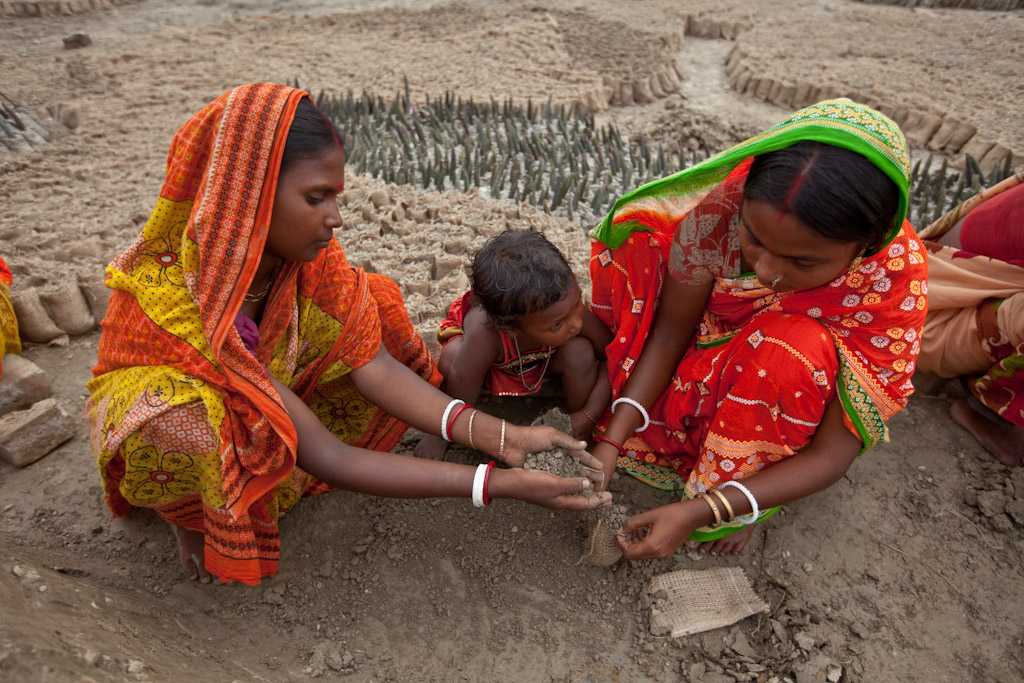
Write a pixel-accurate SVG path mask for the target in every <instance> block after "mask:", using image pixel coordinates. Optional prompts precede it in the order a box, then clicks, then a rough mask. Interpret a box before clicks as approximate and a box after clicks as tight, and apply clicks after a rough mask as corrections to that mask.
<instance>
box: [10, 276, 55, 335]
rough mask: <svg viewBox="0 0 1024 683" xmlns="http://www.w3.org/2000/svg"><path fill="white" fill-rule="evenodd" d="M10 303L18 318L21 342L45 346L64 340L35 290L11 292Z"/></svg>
mask: <svg viewBox="0 0 1024 683" xmlns="http://www.w3.org/2000/svg"><path fill="white" fill-rule="evenodd" d="M11 302H12V303H13V304H14V313H15V315H17V316H18V334H19V335H20V336H21V338H22V340H23V341H29V342H34V343H36V344H46V343H48V342H51V341H54V340H56V339H58V338H60V337H65V340H66V335H65V334H64V331H63V330H62V329H60V328H59V327H57V325H56V324H55V323H54V322H53V320H52V319H51V318H50V314H49V313H47V312H46V308H45V307H44V306H43V302H42V301H41V300H40V299H39V293H38V292H37V291H36V290H34V289H28V290H23V291H18V292H11Z"/></svg>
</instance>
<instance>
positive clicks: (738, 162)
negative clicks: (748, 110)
mask: <svg viewBox="0 0 1024 683" xmlns="http://www.w3.org/2000/svg"><path fill="white" fill-rule="evenodd" d="M907 177H908V163H907V151H906V145H905V142H904V138H903V135H902V133H901V132H900V131H899V129H898V128H897V127H896V125H895V124H894V123H893V122H892V121H890V120H889V119H887V118H886V117H884V116H882V115H881V114H880V113H878V112H876V111H874V110H871V109H869V108H867V107H864V106H861V105H858V104H855V103H853V102H851V101H849V100H830V101H825V102H821V103H819V104H817V105H814V106H811V107H807V108H805V109H803V110H800V111H798V112H796V113H794V114H793V115H792V116H790V117H789V118H788V119H787V120H786V121H783V122H782V123H780V124H778V125H777V126H775V127H773V128H772V129H770V130H769V131H767V132H765V133H763V134H761V135H759V136H757V137H755V138H752V139H750V140H748V141H746V142H744V143H742V144H740V145H737V146H736V147H734V148H732V149H730V150H727V151H725V152H722V153H721V154H719V155H717V156H715V157H712V158H711V159H708V160H707V161H705V162H704V163H702V164H700V165H698V166H695V167H693V168H690V169H687V170H685V171H682V172H680V173H678V174H676V175H674V176H670V177H668V178H665V179H662V180H660V181H656V182H654V183H651V184H650V185H647V186H645V187H642V188H640V189H638V190H636V191H634V192H633V193H631V194H629V195H627V196H625V197H623V198H621V199H620V200H619V201H618V202H617V203H616V205H615V207H614V208H613V210H612V211H611V213H610V214H609V215H608V216H607V217H606V219H605V220H604V221H603V222H602V223H601V224H600V225H599V226H598V227H597V228H596V229H595V230H594V231H593V232H592V233H591V236H592V237H593V238H594V241H593V249H592V258H591V276H592V281H593V297H592V299H593V310H594V312H595V313H596V314H597V315H598V317H599V318H601V319H602V321H603V322H604V323H605V324H606V325H608V327H609V328H610V329H611V330H612V331H613V332H614V334H615V339H614V341H613V342H612V343H611V344H610V345H609V346H608V348H607V355H608V367H609V373H610V379H611V383H612V387H613V399H614V400H613V405H612V408H611V409H610V410H609V412H607V413H606V414H605V415H604V416H603V418H602V420H601V421H600V424H599V427H598V432H599V433H598V434H597V435H596V437H595V438H596V439H597V442H596V444H595V447H594V448H593V449H592V453H593V454H594V455H595V456H596V457H597V458H598V459H599V460H600V461H601V462H602V463H603V468H604V472H605V476H606V479H605V480H606V481H607V477H610V476H611V474H612V472H613V471H614V468H615V467H616V465H617V466H618V467H620V468H621V469H623V470H624V471H626V472H628V473H629V474H631V475H633V476H635V477H638V478H640V479H642V480H644V481H646V482H648V483H650V484H652V485H654V486H658V487H660V488H663V489H666V490H674V491H680V492H681V494H682V498H683V500H682V501H681V502H679V503H673V504H671V505H666V506H662V507H660V508H656V509H654V510H650V511H647V512H644V513H642V514H639V515H637V516H635V517H633V518H631V519H630V520H628V521H627V523H626V524H625V526H624V528H623V530H622V533H621V534H620V541H619V542H620V545H621V546H622V549H623V552H624V554H625V555H626V556H627V557H628V558H630V559H643V558H652V557H668V556H670V555H671V554H672V553H673V552H674V551H675V550H676V549H677V548H678V547H679V546H680V545H681V544H682V543H684V542H689V544H690V545H697V544H702V549H703V550H704V551H706V552H711V553H714V554H718V553H733V552H739V551H740V550H742V548H743V546H744V545H745V544H746V541H747V539H748V538H749V535H750V525H751V524H753V523H754V522H756V521H759V520H761V519H764V518H766V517H768V516H770V515H771V514H772V513H773V512H774V511H775V510H777V509H778V506H780V505H782V504H784V503H787V502H790V501H793V500H796V499H798V498H801V497H803V496H807V495H809V494H811V493H814V492H816V491H820V490H822V489H824V488H826V487H828V486H829V485H831V484H832V483H833V482H835V481H837V480H838V479H839V478H840V477H841V476H842V475H843V474H844V473H845V472H846V470H847V468H848V467H849V466H850V464H851V463H852V462H853V460H854V458H855V457H856V456H857V454H858V453H861V452H863V451H864V450H866V449H867V448H869V447H870V446H873V445H875V444H877V443H880V442H883V441H885V440H886V439H887V432H886V427H885V421H886V420H887V419H888V418H890V417H891V416H892V415H893V414H895V413H896V412H897V411H899V410H900V409H902V408H903V407H904V406H905V405H906V400H907V396H908V395H909V394H910V393H911V392H912V390H913V387H912V385H911V383H910V376H911V374H912V373H913V370H914V360H915V358H916V356H917V352H918V349H919V346H920V343H919V338H920V333H921V327H922V324H923V322H924V316H925V308H926V299H925V295H926V291H927V283H926V281H925V278H926V256H925V251H924V250H923V248H922V245H921V243H920V241H919V240H918V239H917V238H916V236H915V235H914V231H913V229H912V228H911V227H910V225H909V224H908V223H906V221H905V220H904V217H905V215H906V206H907ZM666 276H667V277H666ZM736 532H738V533H736Z"/></svg>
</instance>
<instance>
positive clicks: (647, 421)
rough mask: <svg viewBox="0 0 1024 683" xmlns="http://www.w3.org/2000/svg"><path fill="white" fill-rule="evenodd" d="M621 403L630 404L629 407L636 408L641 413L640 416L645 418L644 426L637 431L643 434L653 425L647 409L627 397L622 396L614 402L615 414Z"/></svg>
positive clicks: (613, 410) (613, 411)
mask: <svg viewBox="0 0 1024 683" xmlns="http://www.w3.org/2000/svg"><path fill="white" fill-rule="evenodd" d="M620 403H628V404H629V405H631V406H633V407H634V408H636V409H637V410H639V411H640V415H641V416H642V417H643V418H644V426H643V427H640V428H639V429H637V430H635V431H638V432H642V431H644V430H645V429H647V428H648V427H649V426H650V425H651V416H650V415H648V414H647V408H644V407H643V406H642V405H640V403H639V402H638V401H634V400H633V399H631V398H627V397H626V396H620V397H619V398H617V399H615V400H614V401H612V413H613V414H614V413H615V406H617V405H619V404H620Z"/></svg>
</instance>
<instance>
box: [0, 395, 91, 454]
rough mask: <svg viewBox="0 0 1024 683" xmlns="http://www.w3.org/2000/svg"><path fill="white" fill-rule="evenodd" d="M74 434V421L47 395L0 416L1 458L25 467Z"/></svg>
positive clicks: (55, 400)
mask: <svg viewBox="0 0 1024 683" xmlns="http://www.w3.org/2000/svg"><path fill="white" fill-rule="evenodd" d="M74 435H75V421H74V420H73V419H72V418H71V416H70V415H68V414H67V412H65V410H64V409H63V408H62V407H61V406H60V404H59V403H57V399H55V398H48V399H45V400H42V401H39V402H38V403H36V404H35V405H33V406H32V407H31V408H27V409H26V410H18V411H15V412H13V413H9V414H7V415H4V416H3V417H0V457H2V458H3V459H4V460H6V461H7V462H9V463H10V464H12V465H14V466H15V467H24V466H25V465H30V464H32V463H34V462H35V461H36V460H39V459H40V458H41V457H43V456H44V455H46V454H47V453H49V452H50V451H52V450H53V449H54V448H56V447H57V446H59V445H61V444H62V443H64V442H65V441H67V440H68V439H70V438H71V437H73V436H74Z"/></svg>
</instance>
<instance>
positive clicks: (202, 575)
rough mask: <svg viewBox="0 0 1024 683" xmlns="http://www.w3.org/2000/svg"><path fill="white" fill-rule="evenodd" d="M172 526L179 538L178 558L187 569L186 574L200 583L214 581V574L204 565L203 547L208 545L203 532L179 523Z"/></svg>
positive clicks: (175, 535) (176, 536)
mask: <svg viewBox="0 0 1024 683" xmlns="http://www.w3.org/2000/svg"><path fill="white" fill-rule="evenodd" d="M171 528H172V529H174V537H175V538H177V539H178V559H179V560H180V561H181V566H182V567H183V568H184V569H185V576H187V577H188V578H189V580H191V581H199V582H200V583H210V582H211V581H213V575H212V574H210V572H208V571H206V567H205V566H204V565H203V549H204V547H205V546H206V539H205V538H203V533H202V532H201V531H193V530H191V529H186V528H185V527H183V526H178V525H177V524H172V525H171Z"/></svg>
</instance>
